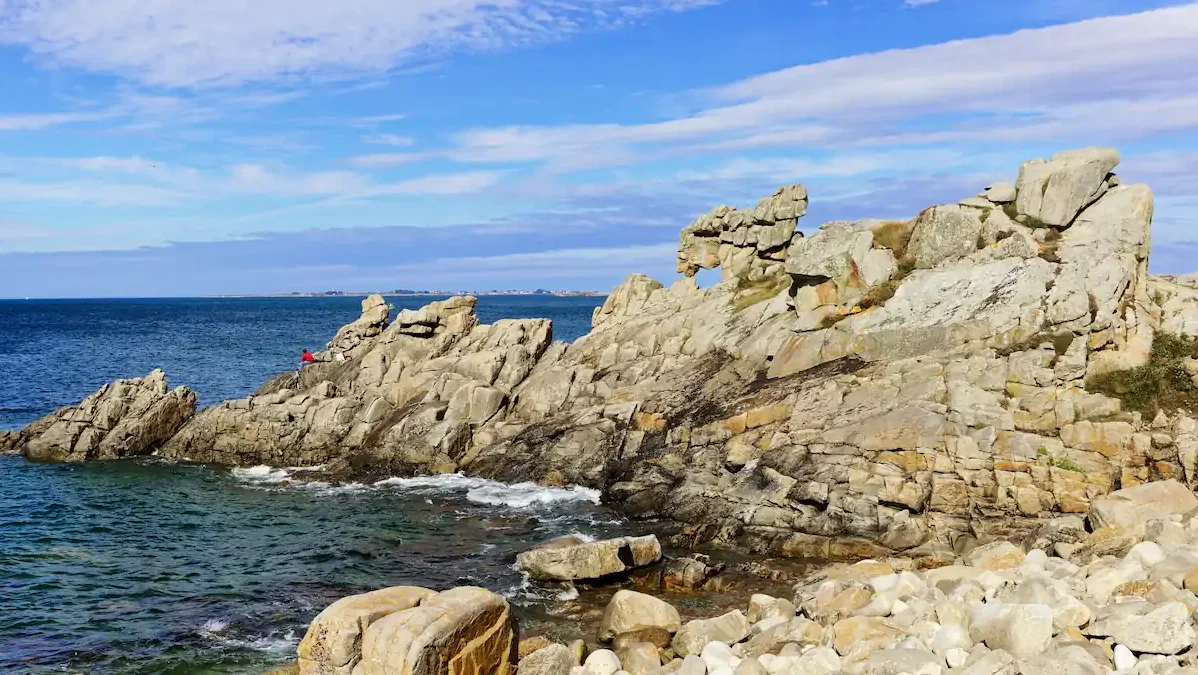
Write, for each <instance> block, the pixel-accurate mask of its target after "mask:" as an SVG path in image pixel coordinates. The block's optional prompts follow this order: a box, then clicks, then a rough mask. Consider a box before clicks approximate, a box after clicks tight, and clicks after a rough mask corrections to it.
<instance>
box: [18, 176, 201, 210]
mask: <svg viewBox="0 0 1198 675" xmlns="http://www.w3.org/2000/svg"><path fill="white" fill-rule="evenodd" d="M188 197H189V195H187V194H185V193H183V192H180V191H178V190H173V189H169V188H164V187H159V186H154V185H141V184H135V183H107V182H99V181H83V180H80V181H62V182H56V183H32V182H25V181H6V180H0V200H4V201H14V202H16V201H49V202H67V203H84V204H94V205H96V206H173V205H176V204H179V203H180V202H182V201H183V200H185V199H187V198H188Z"/></svg>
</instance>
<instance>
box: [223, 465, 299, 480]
mask: <svg viewBox="0 0 1198 675" xmlns="http://www.w3.org/2000/svg"><path fill="white" fill-rule="evenodd" d="M233 477H234V478H237V479H238V480H242V481H245V482H247V483H281V482H283V481H285V480H287V479H288V478H290V477H291V473H290V472H288V471H287V469H276V468H274V467H273V466H266V465H265V464H259V465H258V466H251V467H249V468H242V467H234V468H233Z"/></svg>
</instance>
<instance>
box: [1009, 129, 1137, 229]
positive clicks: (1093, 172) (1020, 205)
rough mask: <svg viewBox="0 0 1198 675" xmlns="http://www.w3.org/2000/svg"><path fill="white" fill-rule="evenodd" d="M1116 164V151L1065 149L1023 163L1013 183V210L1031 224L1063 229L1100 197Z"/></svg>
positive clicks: (1117, 159)
mask: <svg viewBox="0 0 1198 675" xmlns="http://www.w3.org/2000/svg"><path fill="white" fill-rule="evenodd" d="M1118 164H1119V152H1118V151H1116V150H1112V149H1110V148H1083V149H1081V150H1067V151H1065V152H1060V153H1057V154H1056V155H1053V157H1052V159H1050V160H1048V161H1044V160H1042V159H1036V160H1032V161H1029V162H1025V163H1024V165H1023V166H1022V167H1021V168H1020V169H1019V180H1018V181H1016V183H1015V190H1016V192H1017V193H1018V196H1017V197H1016V199H1015V208H1016V210H1017V211H1018V213H1019V215H1021V216H1026V217H1027V218H1028V219H1030V220H1031V221H1032V222H1033V223H1043V224H1045V225H1049V226H1052V227H1067V226H1068V225H1069V224H1070V223H1072V222H1073V219H1074V218H1076V217H1077V214H1078V213H1081V210H1082V209H1084V208H1086V207H1087V206H1089V205H1090V204H1092V203H1094V201H1095V200H1096V199H1098V198H1099V197H1101V196H1102V194H1103V192H1105V191H1106V189H1107V187H1108V184H1107V176H1109V175H1110V173H1111V171H1112V170H1113V169H1114V168H1115V167H1116V166H1118Z"/></svg>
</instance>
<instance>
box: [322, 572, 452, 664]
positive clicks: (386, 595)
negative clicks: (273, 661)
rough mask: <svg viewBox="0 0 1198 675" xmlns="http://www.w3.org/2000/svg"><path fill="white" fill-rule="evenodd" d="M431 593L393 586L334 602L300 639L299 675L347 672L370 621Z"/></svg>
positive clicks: (359, 654)
mask: <svg viewBox="0 0 1198 675" xmlns="http://www.w3.org/2000/svg"><path fill="white" fill-rule="evenodd" d="M435 595H437V593H436V592H435V591H430V590H428V589H426V588H416V587H413V586H397V587H394V588H384V589H382V590H378V591H371V592H369V593H363V594H361V595H351V596H348V597H344V598H341V599H340V600H338V601H337V602H334V603H333V604H331V605H329V606H328V607H326V608H325V609H324V610H323V611H322V612H321V613H320V614H318V615H317V616H316V618H315V619H313V620H312V623H311V625H309V626H308V632H307V633H305V634H304V639H303V640H302V641H300V644H299V649H298V654H299V672H300V675H349V674H350V673H351V672H352V671H353V669H354V667H355V666H356V665H358V661H359V660H361V657H362V638H363V636H364V634H365V633H366V631H367V629H369V628H370V626H371V624H373V623H374V622H375V621H378V620H379V619H382V618H383V617H386V616H390V615H391V614H394V613H396V612H400V611H403V610H405V609H411V608H412V607H415V606H416V605H418V604H420V602H421V601H423V600H426V599H428V598H431V597H433V596H435Z"/></svg>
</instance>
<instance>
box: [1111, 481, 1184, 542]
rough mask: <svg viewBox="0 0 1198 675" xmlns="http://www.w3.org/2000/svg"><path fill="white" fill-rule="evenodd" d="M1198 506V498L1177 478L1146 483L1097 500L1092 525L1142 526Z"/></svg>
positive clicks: (1130, 527)
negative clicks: (1176, 479)
mask: <svg viewBox="0 0 1198 675" xmlns="http://www.w3.org/2000/svg"><path fill="white" fill-rule="evenodd" d="M1196 508H1198V498H1195V497H1194V493H1193V492H1192V491H1190V489H1189V488H1187V487H1186V486H1184V485H1182V484H1181V483H1179V482H1177V481H1175V480H1165V481H1158V482H1155V483H1144V484H1143V485H1136V486H1135V487H1129V488H1124V489H1122V490H1117V491H1115V492H1112V493H1111V494H1109V495H1106V496H1105V497H1099V498H1098V499H1095V500H1094V502H1093V504H1092V506H1091V507H1090V525H1091V526H1092V527H1093V528H1094V529H1095V530H1098V529H1101V528H1104V527H1119V528H1126V529H1132V530H1135V529H1141V530H1142V529H1143V527H1144V525H1145V524H1146V523H1148V521H1150V520H1155V519H1158V518H1168V517H1169V516H1172V515H1182V514H1186V513H1189V512H1190V511H1193V510H1194V509H1196Z"/></svg>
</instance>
